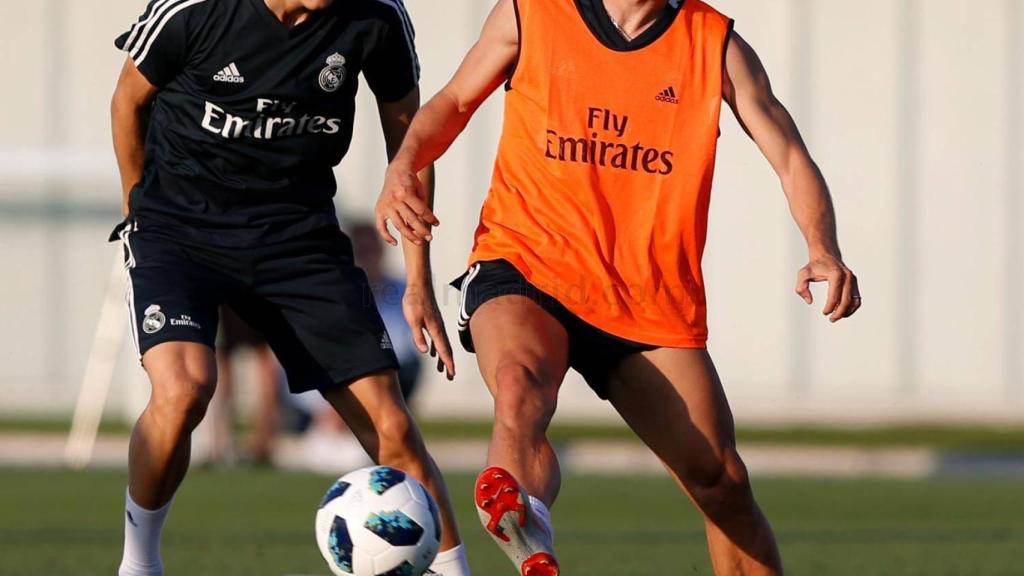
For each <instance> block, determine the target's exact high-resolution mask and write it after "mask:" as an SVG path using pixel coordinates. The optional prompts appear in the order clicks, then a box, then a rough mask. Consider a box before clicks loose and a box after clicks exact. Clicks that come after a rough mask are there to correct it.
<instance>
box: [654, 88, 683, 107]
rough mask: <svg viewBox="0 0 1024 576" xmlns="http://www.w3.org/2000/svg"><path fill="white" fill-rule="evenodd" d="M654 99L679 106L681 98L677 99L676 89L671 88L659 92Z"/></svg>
mask: <svg viewBox="0 0 1024 576" xmlns="http://www.w3.org/2000/svg"><path fill="white" fill-rule="evenodd" d="M654 99H655V100H657V101H658V102H667V103H669V104H679V98H677V97H676V89H675V88H673V87H671V86H669V87H668V88H665V89H664V90H662V91H661V92H659V93H658V95H657V96H655V97H654Z"/></svg>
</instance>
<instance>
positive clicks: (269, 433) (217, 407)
mask: <svg viewBox="0 0 1024 576" xmlns="http://www.w3.org/2000/svg"><path fill="white" fill-rule="evenodd" d="M246 351H250V352H251V359H252V370H251V371H243V373H244V374H245V375H247V376H248V375H251V380H250V381H249V382H246V383H245V384H251V385H252V386H253V388H254V393H255V402H254V405H253V408H252V410H251V411H249V414H248V416H249V426H248V429H249V435H248V438H247V441H246V447H245V449H244V450H243V451H242V452H241V454H239V452H238V446H237V441H236V438H235V425H236V418H235V414H236V410H237V401H238V393H239V390H238V388H239V384H240V381H241V380H242V378H240V377H239V376H240V375H239V373H238V371H237V370H236V369H237V368H238V365H237V362H235V360H236V359H237V357H238V355H239V354H238V353H240V352H246ZM282 378H283V374H282V373H281V367H280V366H279V365H278V363H277V359H276V358H275V357H274V353H273V352H271V350H270V346H269V345H268V344H267V339H266V337H264V336H263V334H261V333H260V332H259V331H258V330H255V329H253V328H252V327H251V326H249V325H248V324H246V322H245V321H244V320H242V319H241V318H239V317H238V315H237V314H235V312H234V311H233V310H232V309H231V308H230V307H229V306H221V308H220V334H219V337H218V342H217V394H216V395H215V396H214V399H213V403H212V414H211V416H212V418H211V420H210V427H211V446H210V460H211V461H212V462H213V463H218V464H227V465H234V464H236V463H238V462H239V461H241V462H243V463H252V464H257V465H269V464H271V456H272V449H273V443H274V436H275V434H276V433H277V431H278V428H279V425H280V421H281V415H280V410H281V393H282V384H283V382H282ZM328 408H329V407H328Z"/></svg>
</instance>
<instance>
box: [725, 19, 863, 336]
mask: <svg viewBox="0 0 1024 576" xmlns="http://www.w3.org/2000/svg"><path fill="white" fill-rule="evenodd" d="M725 67H726V75H725V76H726V77H725V81H724V88H723V98H724V99H725V101H726V102H727V103H728V104H729V106H730V107H731V108H732V110H733V113H734V114H735V115H736V119H737V120H739V123H740V125H741V126H742V127H743V129H744V130H745V131H746V132H747V134H748V135H750V137H751V139H753V140H754V142H755V143H756V144H757V146H758V148H760V149H761V152H762V153H763V154H764V156H765V158H767V159H768V162H769V163H770V164H771V165H772V168H773V169H774V170H775V172H776V174H778V175H779V179H780V180H781V182H782V188H783V190H784V191H785V193H786V197H787V199H788V200H789V207H790V211H791V212H792V214H793V219H794V220H796V223H797V225H798V226H799V227H800V231H801V232H802V233H803V235H804V238H805V239H806V241H807V251H808V260H809V262H808V264H807V265H806V266H805V267H804V268H802V269H801V270H800V272H799V275H798V278H797V286H796V292H797V294H799V295H800V296H801V297H802V298H803V299H804V300H805V301H806V302H807V303H808V304H811V303H813V301H814V299H813V296H812V295H811V291H810V283H811V282H825V281H827V282H828V285H829V290H828V299H827V301H826V302H825V308H824V310H823V313H824V314H825V315H828V316H829V319H830V320H831V321H832V322H837V321H839V320H840V319H842V318H846V317H849V316H851V315H853V313H855V312H856V311H857V309H858V308H860V305H861V300H860V291H859V289H858V287H857V277H856V276H854V274H853V272H852V271H851V270H850V269H849V268H848V267H847V266H846V265H845V264H843V258H842V254H841V253H840V251H839V240H838V237H837V233H836V217H835V210H834V209H833V206H832V197H831V195H830V194H829V190H828V185H827V184H826V183H825V178H824V176H822V174H821V170H819V169H818V166H817V164H815V163H814V160H813V159H812V158H811V155H810V153H809V152H808V151H807V146H806V145H805V144H804V141H803V138H802V137H801V136H800V132H799V130H798V129H797V127H796V124H795V123H794V122H793V118H792V116H790V114H789V112H788V111H787V110H786V108H785V107H784V106H783V105H782V103H781V102H779V100H778V99H777V98H776V97H775V94H774V93H773V92H772V87H771V82H770V81H769V79H768V74H767V73H766V72H765V69H764V66H763V65H762V64H761V60H760V59H759V58H758V56H757V53H755V52H754V49H753V48H751V47H750V45H749V44H747V43H746V42H745V41H744V40H743V38H741V37H740V35H739V34H736V33H733V34H732V37H731V38H730V40H729V45H728V49H727V53H726V59H725Z"/></svg>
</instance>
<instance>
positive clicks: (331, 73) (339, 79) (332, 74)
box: [320, 52, 345, 92]
mask: <svg viewBox="0 0 1024 576" xmlns="http://www.w3.org/2000/svg"><path fill="white" fill-rule="evenodd" d="M344 82H345V57H344V56H342V55H341V54H338V53H337V52H335V53H334V54H331V55H330V56H328V57H327V67H326V68H324V69H323V70H321V71H320V87H321V88H323V89H324V92H334V91H335V90H337V89H338V88H341V85H342V83H344Z"/></svg>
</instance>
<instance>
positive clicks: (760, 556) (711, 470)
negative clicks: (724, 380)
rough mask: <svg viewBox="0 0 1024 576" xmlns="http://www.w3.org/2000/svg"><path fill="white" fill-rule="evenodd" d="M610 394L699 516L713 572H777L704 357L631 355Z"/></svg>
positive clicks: (770, 540)
mask: <svg viewBox="0 0 1024 576" xmlns="http://www.w3.org/2000/svg"><path fill="white" fill-rule="evenodd" d="M609 392H610V400H611V402H612V404H613V405H614V406H615V409H616V410H618V412H619V414H621V415H622V417H623V418H624V419H625V420H626V423H627V424H629V426H630V427H631V428H632V429H633V430H634V431H635V432H636V434H637V435H638V436H639V437H640V439H641V440H643V441H644V442H645V443H646V444H647V445H648V446H649V447H650V448H651V450H653V451H654V453H655V454H657V455H658V457H659V458H661V460H662V462H664V463H665V466H666V467H667V468H668V470H669V472H670V473H671V474H672V475H673V477H674V478H675V479H676V481H677V482H678V483H679V484H680V486H681V487H682V488H683V489H684V490H685V491H686V492H687V493H688V494H689V495H690V497H691V499H692V500H693V501H694V503H695V504H696V505H697V507H698V508H699V509H700V510H701V512H702V513H703V514H704V518H705V528H706V531H707V538H708V548H709V551H710V553H711V562H712V565H713V567H714V570H715V574H716V575H718V576H726V575H729V576H732V575H765V576H767V575H777V574H782V560H781V559H780V556H779V550H778V547H777V546H776V543H775V537H774V535H773V534H772V529H771V526H769V524H768V521H767V520H766V519H765V517H764V514H762V513H761V509H760V508H759V507H758V505H757V502H755V500H754V495H753V491H752V490H751V487H750V480H749V478H748V476H747V470H746V467H745V466H744V465H743V461H742V460H741V459H740V457H739V454H738V453H737V452H736V441H735V432H734V427H733V419H732V413H731V411H730V410H729V404H728V401H727V400H726V397H725V392H724V390H723V389H722V384H721V382H720V381H719V379H718V374H717V372H716V371H715V367H714V364H713V363H712V362H711V357H710V356H709V355H708V353H707V351H706V350H680V349H668V348H663V349H659V350H654V351H651V352H645V353H643V354H636V355H634V356H631V357H629V358H627V359H626V360H625V361H623V362H622V364H621V365H620V366H619V368H618V369H617V370H616V372H615V374H614V375H613V376H612V379H611V386H610V389H609Z"/></svg>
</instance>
